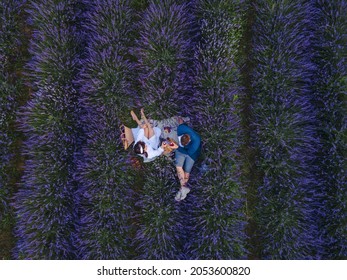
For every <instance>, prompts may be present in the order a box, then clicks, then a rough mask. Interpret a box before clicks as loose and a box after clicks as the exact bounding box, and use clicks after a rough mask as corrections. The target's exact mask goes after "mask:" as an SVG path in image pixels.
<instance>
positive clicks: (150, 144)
mask: <svg viewBox="0 0 347 280" xmlns="http://www.w3.org/2000/svg"><path fill="white" fill-rule="evenodd" d="M153 130H154V135H153V136H152V137H151V138H149V139H148V138H147V137H146V136H145V130H144V129H143V128H141V129H139V131H138V133H137V136H136V140H135V144H136V143H137V142H139V141H143V142H144V143H145V144H146V146H147V154H148V157H145V156H143V155H139V156H142V157H143V158H144V162H149V161H152V160H154V159H155V158H156V157H158V156H160V155H161V154H162V153H163V152H164V150H163V148H162V147H159V144H160V141H159V138H160V134H161V130H160V128H158V127H154V128H153Z"/></svg>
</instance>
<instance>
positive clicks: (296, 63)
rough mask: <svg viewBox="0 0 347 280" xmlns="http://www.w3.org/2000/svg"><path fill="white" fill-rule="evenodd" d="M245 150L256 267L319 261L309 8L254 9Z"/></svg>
mask: <svg viewBox="0 0 347 280" xmlns="http://www.w3.org/2000/svg"><path fill="white" fill-rule="evenodd" d="M254 9H255V15H256V18H255V22H254V25H253V30H252V32H253V34H254V37H253V50H252V57H251V59H252V60H254V65H255V68H254V71H253V73H252V80H253V81H252V88H253V94H254V98H253V101H252V103H253V105H252V110H253V114H254V119H253V123H252V127H253V129H254V130H253V131H254V132H253V143H254V145H255V147H256V148H257V149H258V150H259V157H258V159H257V168H259V169H260V170H262V173H263V179H262V182H259V187H258V203H257V216H256V220H257V223H258V236H257V237H258V238H259V240H260V242H261V246H260V248H261V252H260V258H262V259H270V258H272V259H306V258H320V257H321V253H322V247H321V245H322V241H323V240H322V239H321V238H320V232H319V227H318V220H317V219H316V217H319V216H321V213H320V211H321V210H322V208H321V207H320V206H319V204H317V203H318V200H317V198H318V197H320V196H321V195H322V192H321V184H320V182H319V180H317V178H316V177H315V168H316V167H317V166H316V161H315V160H316V157H315V155H316V152H317V148H318V147H319V145H320V143H319V142H318V140H317V139H318V137H317V133H316V130H315V127H316V126H315V122H316V113H315V111H314V109H313V107H312V99H311V96H312V81H313V73H315V70H316V69H315V66H314V64H313V62H312V59H313V55H314V52H313V49H312V37H313V36H314V33H313V28H312V24H313V22H314V15H315V14H314V9H313V8H312V6H311V3H310V1H295V2H290V1H272V0H259V1H256V2H255V3H254Z"/></svg>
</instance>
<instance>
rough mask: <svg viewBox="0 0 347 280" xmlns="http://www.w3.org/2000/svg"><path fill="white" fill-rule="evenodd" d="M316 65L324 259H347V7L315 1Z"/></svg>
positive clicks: (331, 2) (343, 4) (345, 4)
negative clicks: (323, 191) (322, 188)
mask: <svg viewBox="0 0 347 280" xmlns="http://www.w3.org/2000/svg"><path fill="white" fill-rule="evenodd" d="M315 7H316V9H317V12H316V14H317V15H318V16H317V22H318V25H317V36H316V38H317V41H316V46H317V48H316V49H317V58H316V63H317V67H318V71H317V79H316V83H315V85H316V87H315V95H314V98H315V101H316V105H317V108H318V112H319V113H318V121H319V135H320V139H321V141H322V149H321V150H320V153H319V163H320V168H319V174H318V176H319V178H321V179H322V185H323V186H324V187H325V189H324V190H325V197H324V199H323V200H322V203H321V204H322V206H324V207H325V209H324V210H325V212H324V215H323V222H322V224H320V227H321V228H324V229H326V230H327V233H326V235H327V236H326V240H327V242H326V244H325V255H324V257H325V258H328V259H346V258H347V212H346V209H347V176H346V166H347V163H346V155H347V150H346V149H347V142H346V141H347V137H346V136H347V131H346V128H347V119H346V112H347V107H346V92H347V15H346V9H347V3H346V1H325V0H322V1H315Z"/></svg>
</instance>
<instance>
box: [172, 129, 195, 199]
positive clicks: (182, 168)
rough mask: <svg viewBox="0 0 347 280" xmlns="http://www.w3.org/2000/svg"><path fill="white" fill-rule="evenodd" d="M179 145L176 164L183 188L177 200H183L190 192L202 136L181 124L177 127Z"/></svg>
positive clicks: (176, 152) (177, 195)
mask: <svg viewBox="0 0 347 280" xmlns="http://www.w3.org/2000/svg"><path fill="white" fill-rule="evenodd" d="M177 136H178V144H179V147H178V149H176V151H175V165H176V169H177V175H178V178H179V180H180V184H181V188H180V190H179V191H178V193H177V194H176V197H175V200H176V201H181V200H183V199H185V198H186V196H187V194H188V193H189V192H190V188H188V187H187V182H188V180H189V175H190V172H191V170H192V167H193V165H194V163H195V161H196V160H197V158H198V157H199V155H200V153H201V138H200V135H199V134H198V133H196V132H195V131H194V130H193V129H192V128H190V127H189V126H188V125H186V124H184V123H183V124H180V125H179V126H178V128H177Z"/></svg>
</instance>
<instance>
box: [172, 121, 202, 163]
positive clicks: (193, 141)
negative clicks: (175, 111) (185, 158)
mask: <svg viewBox="0 0 347 280" xmlns="http://www.w3.org/2000/svg"><path fill="white" fill-rule="evenodd" d="M183 134H188V135H189V136H190V142H189V143H188V145H186V146H184V147H178V149H177V150H178V151H179V152H180V153H182V154H187V155H189V156H190V157H191V158H192V160H194V161H196V159H197V158H198V156H199V155H200V153H201V138H200V135H199V134H198V133H196V132H195V131H194V130H193V129H192V128H190V127H189V126H188V125H186V124H180V125H179V126H178V127H177V136H182V135H183Z"/></svg>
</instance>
